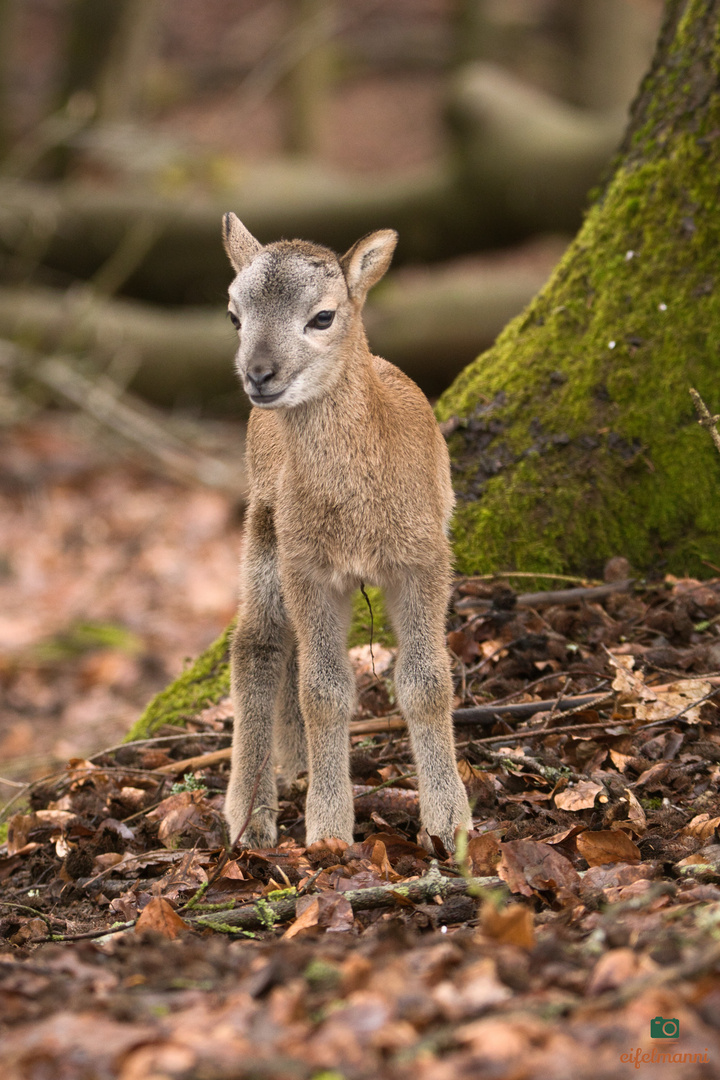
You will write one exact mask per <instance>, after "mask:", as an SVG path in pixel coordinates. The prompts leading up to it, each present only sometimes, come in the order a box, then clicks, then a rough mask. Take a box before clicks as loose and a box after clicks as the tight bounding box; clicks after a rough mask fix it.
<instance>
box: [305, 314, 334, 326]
mask: <svg viewBox="0 0 720 1080" xmlns="http://www.w3.org/2000/svg"><path fill="white" fill-rule="evenodd" d="M334 318H335V312H334V311H318V313H317V315H316V316H315V317H314V318H312V319H311V320H310V322H309V323H308V327H309V329H310V330H327V328H328V327H329V326H332V323H333V319H334Z"/></svg>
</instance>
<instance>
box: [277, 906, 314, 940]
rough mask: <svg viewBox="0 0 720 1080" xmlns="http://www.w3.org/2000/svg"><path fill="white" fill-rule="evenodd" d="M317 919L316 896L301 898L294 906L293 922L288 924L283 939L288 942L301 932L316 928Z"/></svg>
mask: <svg viewBox="0 0 720 1080" xmlns="http://www.w3.org/2000/svg"><path fill="white" fill-rule="evenodd" d="M319 918H320V898H319V897H317V896H301V897H300V899H299V900H298V902H297V904H296V905H295V920H294V922H291V923H290V925H289V926H288V928H287V930H286V931H285V933H284V934H283V938H285V939H286V940H289V939H290V938H294V937H295V936H296V934H299V933H300V931H301V930H307V929H309V928H310V927H311V926H317V924H318V919H319Z"/></svg>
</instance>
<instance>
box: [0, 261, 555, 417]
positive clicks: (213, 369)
mask: <svg viewBox="0 0 720 1080" xmlns="http://www.w3.org/2000/svg"><path fill="white" fill-rule="evenodd" d="M553 261H554V260H553ZM549 269H550V264H549V263H548V264H546V265H543V264H542V263H538V265H537V266H535V267H528V268H527V269H520V270H516V269H514V268H513V267H507V268H505V269H493V268H492V267H489V266H483V267H481V268H473V267H471V266H470V267H467V266H460V267H456V268H454V267H450V268H446V267H445V268H438V269H437V270H430V269H428V270H425V271H422V272H419V273H418V272H414V273H413V274H412V276H410V275H407V276H406V275H404V274H403V273H402V272H400V273H399V274H397V275H391V277H390V278H389V279H388V281H387V284H386V285H385V287H384V288H383V289H382V290H379V291H378V295H377V297H372V296H371V298H370V301H369V302H368V307H367V313H366V325H367V328H368V337H369V340H370V345H371V347H372V349H373V350H374V351H375V352H376V353H378V354H379V355H381V356H384V357H386V359H388V360H390V361H391V362H393V363H396V364H397V365H398V366H399V367H401V368H402V369H403V370H404V371H405V372H407V374H408V375H410V376H411V377H412V378H413V379H415V380H416V382H418V384H419V385H420V386H421V387H422V388H423V390H425V392H426V393H427V394H429V395H431V396H432V395H434V394H437V393H439V392H440V391H441V390H443V389H445V387H447V386H448V385H449V383H450V382H451V380H452V378H453V377H454V375H455V374H457V372H458V371H460V370H461V369H462V368H463V366H464V365H465V364H466V363H468V362H469V360H471V359H473V358H474V357H475V356H476V355H477V353H478V352H479V351H481V350H482V349H484V348H486V347H487V346H489V345H490V344H491V343H492V341H493V340H494V338H495V336H496V335H497V333H498V332H499V331H500V330H501V329H502V327H503V326H504V324H505V323H506V322H507V321H508V319H510V318H512V316H513V315H516V314H518V313H519V312H520V311H521V310H522V308H523V307H524V306H525V304H526V303H527V302H528V301H529V300H530V298H531V297H532V296H533V295H534V294H535V293H536V292H537V290H538V289H539V288H540V287H541V285H542V284H543V282H544V280H545V277H546V276H547V273H548V271H549ZM0 336H1V337H6V338H12V339H13V340H15V341H18V342H20V343H23V344H26V345H29V346H31V347H32V348H35V349H39V350H41V351H43V352H47V353H50V352H57V351H61V352H64V353H68V352H72V353H76V354H77V353H80V354H86V355H88V356H90V357H91V358H92V359H93V361H94V362H95V364H96V365H97V366H99V367H103V366H106V365H107V364H109V363H110V362H111V361H112V360H113V358H115V357H117V356H118V355H120V356H122V357H123V359H124V363H125V366H126V367H131V368H133V369H134V372H135V373H134V375H133V377H132V379H131V381H130V383H129V385H130V388H131V389H132V390H133V392H134V393H136V394H141V395H142V396H143V397H145V398H147V399H149V400H150V401H153V402H156V403H159V404H163V405H177V404H183V403H185V404H190V403H197V402H199V401H203V402H204V403H206V404H207V405H208V406H209V407H210V408H211V409H212V407H213V404H215V405H216V406H217V405H218V404H220V399H225V401H224V402H223V404H224V407H225V408H228V407H230V408H232V411H233V412H235V413H236V414H241V415H246V414H247V412H248V404H247V401H246V398H245V395H244V394H243V393H242V392H241V391H240V389H239V384H238V381H237V377H236V375H235V371H234V366H233V354H234V350H235V347H236V345H235V341H236V339H235V334H234V331H233V329H232V327H231V326H230V324H229V322H228V320H227V318H226V317H225V310H224V308H222V309H220V308H175V309H168V308H164V309H163V308H159V307H155V306H150V305H148V304H141V303H139V302H138V301H132V300H108V299H103V298H98V297H97V296H94V295H93V294H92V293H90V292H89V291H88V290H85V289H83V290H82V291H81V290H71V291H69V292H67V293H62V292H60V291H58V290H53V289H42V288H32V289H31V288H25V289H20V288H17V289H12V288H0Z"/></svg>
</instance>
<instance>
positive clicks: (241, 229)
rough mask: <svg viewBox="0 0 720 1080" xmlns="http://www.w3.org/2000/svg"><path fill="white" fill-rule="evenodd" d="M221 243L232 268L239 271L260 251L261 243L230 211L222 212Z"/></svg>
mask: <svg viewBox="0 0 720 1080" xmlns="http://www.w3.org/2000/svg"><path fill="white" fill-rule="evenodd" d="M223 245H224V247H225V251H226V252H227V257H228V259H229V260H230V262H231V263H232V264H233V268H234V269H235V271H236V272H237V273H240V271H241V270H243V269H244V268H245V267H246V266H249V264H250V263H251V262H252V261H253V259H254V258H255V256H256V255H257V254H258V253H259V252H260V251H262V244H261V243H260V241H259V240H256V239H255V237H254V236H253V235H252V233H250V232H248V230H247V229H246V228H245V226H244V225H243V223H242V221H241V220H240V218H239V217H238V216H237V215H236V214H233V213H232V212H230V213H229V214H223Z"/></svg>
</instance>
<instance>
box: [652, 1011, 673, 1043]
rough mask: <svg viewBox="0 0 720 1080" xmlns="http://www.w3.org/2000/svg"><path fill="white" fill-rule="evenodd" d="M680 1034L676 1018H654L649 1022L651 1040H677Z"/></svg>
mask: <svg viewBox="0 0 720 1080" xmlns="http://www.w3.org/2000/svg"><path fill="white" fill-rule="evenodd" d="M679 1034H680V1021H679V1020H678V1018H677V1017H676V1016H674V1017H671V1018H668V1017H664V1016H656V1017H655V1019H654V1020H651V1021H650V1038H651V1039H677V1037H678V1035H679Z"/></svg>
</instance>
